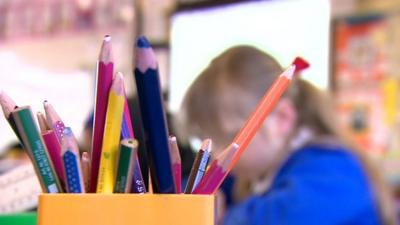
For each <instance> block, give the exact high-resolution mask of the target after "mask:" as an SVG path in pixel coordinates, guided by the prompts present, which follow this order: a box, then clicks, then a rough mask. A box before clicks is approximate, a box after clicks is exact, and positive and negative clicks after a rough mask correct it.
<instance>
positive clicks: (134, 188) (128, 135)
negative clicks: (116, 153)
mask: <svg viewBox="0 0 400 225" xmlns="http://www.w3.org/2000/svg"><path fill="white" fill-rule="evenodd" d="M134 138H135V135H134V132H133V127H132V119H131V113H130V110H129V104H128V98H127V96H126V93H125V104H124V115H123V117H122V126H121V139H134ZM133 155H134V160H135V163H134V164H133V166H134V167H133V168H132V169H133V175H132V176H131V177H132V179H133V180H132V181H131V182H132V185H131V190H130V192H132V193H146V186H145V182H144V180H143V174H142V170H141V168H140V162H139V157H138V154H137V151H135V152H134V154H133Z"/></svg>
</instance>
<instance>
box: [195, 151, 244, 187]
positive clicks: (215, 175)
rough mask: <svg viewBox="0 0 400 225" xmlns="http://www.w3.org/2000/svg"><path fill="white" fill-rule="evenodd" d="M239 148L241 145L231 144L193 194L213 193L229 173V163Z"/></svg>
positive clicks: (213, 164)
mask: <svg viewBox="0 0 400 225" xmlns="http://www.w3.org/2000/svg"><path fill="white" fill-rule="evenodd" d="M238 149H239V145H237V144H235V143H233V144H231V145H229V147H228V148H227V149H225V150H224V151H223V152H222V153H221V154H220V155H219V156H218V157H217V158H216V159H215V160H214V161H213V162H212V164H211V166H210V169H208V170H207V172H206V174H205V175H204V177H203V179H201V181H200V183H199V184H198V185H197V187H196V188H195V189H194V190H193V194H213V193H214V191H215V190H216V189H218V187H219V186H220V185H221V183H222V181H223V179H224V178H225V177H226V175H227V174H228V173H229V170H228V169H229V165H230V163H231V161H232V159H233V157H234V155H235V153H236V152H237V150H238Z"/></svg>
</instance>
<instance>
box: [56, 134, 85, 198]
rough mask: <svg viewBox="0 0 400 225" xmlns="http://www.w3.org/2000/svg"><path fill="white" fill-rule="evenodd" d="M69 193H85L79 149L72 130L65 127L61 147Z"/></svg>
mask: <svg viewBox="0 0 400 225" xmlns="http://www.w3.org/2000/svg"><path fill="white" fill-rule="evenodd" d="M61 157H62V161H63V165H64V173H65V178H66V182H65V184H66V186H67V191H68V193H85V184H84V181H83V174H82V168H81V162H80V157H79V148H78V144H77V142H76V139H75V137H74V134H73V133H72V130H71V128H69V127H65V129H64V135H63V139H62V145H61Z"/></svg>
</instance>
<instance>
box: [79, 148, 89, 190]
mask: <svg viewBox="0 0 400 225" xmlns="http://www.w3.org/2000/svg"><path fill="white" fill-rule="evenodd" d="M81 164H82V175H83V183H84V184H85V190H89V179H90V156H89V153H87V152H82V159H81Z"/></svg>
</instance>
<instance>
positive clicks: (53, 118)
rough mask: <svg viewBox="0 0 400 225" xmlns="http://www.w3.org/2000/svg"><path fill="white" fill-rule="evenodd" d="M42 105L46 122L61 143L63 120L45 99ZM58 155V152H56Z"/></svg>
mask: <svg viewBox="0 0 400 225" xmlns="http://www.w3.org/2000/svg"><path fill="white" fill-rule="evenodd" d="M43 106H44V111H45V113H46V119H47V124H48V126H49V127H50V128H51V129H52V130H53V131H54V133H55V134H56V136H57V139H58V142H59V143H60V144H61V142H62V137H63V135H64V128H65V125H64V122H63V121H62V120H61V118H60V116H59V115H58V114H57V112H56V110H55V109H54V107H53V105H51V104H50V103H49V102H48V101H47V100H46V101H44V102H43ZM58 155H60V154H59V153H58Z"/></svg>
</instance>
